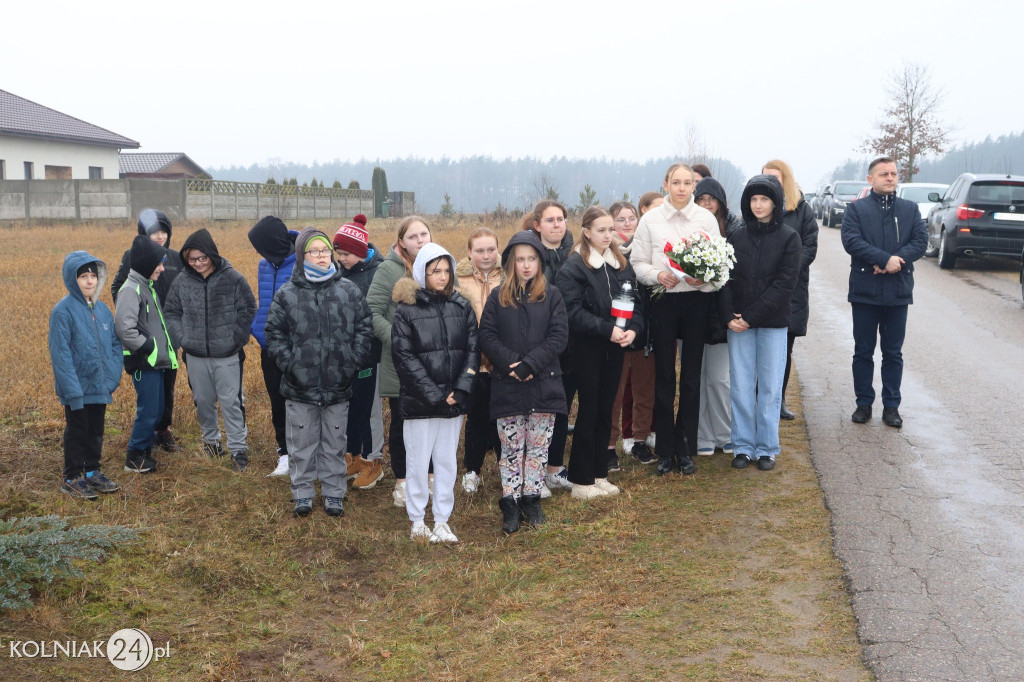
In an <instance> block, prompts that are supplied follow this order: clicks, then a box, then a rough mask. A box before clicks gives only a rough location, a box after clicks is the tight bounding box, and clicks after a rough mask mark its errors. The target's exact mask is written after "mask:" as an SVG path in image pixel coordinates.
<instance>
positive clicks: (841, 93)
mask: <svg viewBox="0 0 1024 682" xmlns="http://www.w3.org/2000/svg"><path fill="white" fill-rule="evenodd" d="M1022 20H1024V2H1020V1H1019V0H1017V1H1012V0H1007V1H1005V2H997V1H992V0H976V1H974V2H970V3H966V2H938V1H932V2H927V1H923V0H913V1H906V2H904V1H900V2H890V3H877V2H854V1H847V2H820V1H819V2H785V1H781V2H765V1H764V0H760V1H758V2H747V1H741V2H736V1H732V0H730V1H729V2H703V3H697V2H645V1H642V0H630V1H626V2H617V3H605V2H587V3H581V2H557V1H551V0H548V1H546V2H534V1H532V0H527V1H522V0H521V1H519V2H513V3H500V4H495V3H487V2H481V1H480V0H476V1H474V2H444V1H443V0H442V1H438V2H433V3H425V2H422V1H419V2H406V1H405V0H387V1H384V2H372V3H369V2H367V3H352V2H331V3H322V4H321V3H318V2H311V1H306V2H293V3H274V4H272V5H270V4H265V3H257V2H248V3H244V4H243V3H237V4H236V3H221V2H175V3H139V2H131V3H127V2H99V3H84V2H74V3H68V2H63V1H60V2H45V3H31V2H19V3H14V4H11V5H10V6H5V8H4V21H3V23H4V26H5V29H6V30H5V31H4V34H5V36H4V39H3V40H0V63H2V64H3V65H4V66H3V68H2V70H0V73H2V74H3V77H2V78H0V89H4V90H7V91H9V92H12V93H14V94H16V95H19V96H22V97H25V98H28V99H30V100H33V101H36V102H38V103H40V104H43V105H45V106H48V107H51V108H54V109H57V110H58V111H61V112H64V113H66V114H70V115H72V116H75V117H77V118H80V119H83V120H85V121H88V122H89V123H93V124H95V125H98V126H101V127H104V128H107V129H110V130H112V131H114V132H116V133H119V134H121V135H125V136H127V137H130V138H132V139H135V140H137V141H139V142H140V143H141V144H142V147H141V149H140V150H139V151H147V152H185V153H187V154H188V155H189V156H190V157H192V159H193V160H195V161H196V162H197V163H198V164H200V165H201V166H206V167H214V166H223V165H228V164H240V165H249V164H252V163H257V162H262V161H266V160H268V159H280V160H282V161H297V162H312V161H314V160H318V161H321V162H325V161H330V160H333V159H335V158H338V159H342V160H355V159H359V158H361V157H365V158H368V159H377V158H381V159H386V158H392V157H396V156H398V157H405V156H417V157H433V158H436V157H441V156H448V157H450V158H458V157H462V156H472V155H476V154H484V155H487V154H490V155H494V156H497V157H506V156H513V157H515V156H526V155H529V156H535V157H541V158H548V157H551V156H568V157H602V156H603V157H608V158H623V159H632V160H644V159H649V158H654V157H661V156H666V155H675V154H680V153H681V152H684V151H685V148H686V147H685V142H684V140H685V138H686V134H687V130H688V129H689V128H695V129H697V130H699V131H700V134H701V135H702V136H703V139H704V141H705V143H706V145H707V146H708V148H709V149H710V150H711V151H712V152H713V153H714V154H716V155H720V156H724V157H726V158H728V159H730V160H732V161H733V162H734V163H736V164H738V165H739V166H740V167H741V168H742V169H743V170H744V172H746V173H748V174H753V173H756V172H758V171H759V170H760V165H761V163H763V162H764V161H765V160H767V159H770V158H775V157H778V158H782V159H785V160H787V161H789V162H790V164H791V165H792V167H793V169H794V171H795V173H796V175H797V179H798V180H799V181H800V182H801V183H802V184H803V185H804V187H805V188H808V187H813V186H816V185H817V183H818V182H819V181H820V180H821V179H822V176H823V175H824V174H825V173H827V172H828V171H829V170H830V169H832V168H833V167H834V166H836V165H837V164H838V163H840V162H842V161H843V160H845V159H846V158H848V157H851V156H856V155H858V153H857V152H856V148H857V147H858V146H859V144H860V142H861V141H862V140H863V139H864V138H865V137H866V136H868V135H869V134H871V133H872V131H873V126H874V123H875V122H876V121H877V120H878V119H879V118H880V116H881V111H882V106H883V104H884V91H885V82H886V77H887V75H888V74H889V73H890V72H892V71H893V70H894V69H896V68H898V67H899V66H900V62H901V60H912V61H919V62H921V63H923V64H925V65H927V66H928V67H929V68H930V69H931V72H932V77H933V81H934V83H935V84H936V85H938V86H941V87H944V88H945V90H946V93H947V95H946V99H945V103H944V106H943V109H942V112H941V114H942V117H943V118H944V120H945V121H947V122H948V123H949V124H951V125H952V126H953V127H955V131H954V132H953V135H952V139H953V140H954V141H955V142H958V143H959V142H962V141H974V140H981V139H983V138H984V137H985V136H986V135H990V134H991V135H993V136H998V135H1000V134H1005V133H1011V132H1020V131H1021V130H1024V118H1022V116H1021V113H1020V112H1021V104H1022V103H1024V96H1022V94H1021V90H1020V86H1019V83H1020V77H1019V75H1017V73H1016V69H1017V68H1019V66H1020V65H1021V58H1020V54H1019V45H1020V43H1021V38H1020V31H1021V27H1022V26H1024V21H1022ZM655 181H657V179H655ZM409 189H413V190H414V189H415V188H409Z"/></svg>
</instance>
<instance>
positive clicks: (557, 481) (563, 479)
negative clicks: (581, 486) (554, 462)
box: [544, 467, 572, 492]
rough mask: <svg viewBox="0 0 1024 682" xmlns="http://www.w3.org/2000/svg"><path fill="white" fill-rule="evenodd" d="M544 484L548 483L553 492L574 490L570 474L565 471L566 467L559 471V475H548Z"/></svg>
mask: <svg viewBox="0 0 1024 682" xmlns="http://www.w3.org/2000/svg"><path fill="white" fill-rule="evenodd" d="M544 482H545V483H547V485H548V487H549V488H551V490H552V492H554V491H555V490H572V481H570V480H569V472H568V471H566V470H565V467H562V468H561V469H559V470H558V472H557V473H554V474H546V475H545V476H544Z"/></svg>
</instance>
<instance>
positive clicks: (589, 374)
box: [50, 162, 817, 542]
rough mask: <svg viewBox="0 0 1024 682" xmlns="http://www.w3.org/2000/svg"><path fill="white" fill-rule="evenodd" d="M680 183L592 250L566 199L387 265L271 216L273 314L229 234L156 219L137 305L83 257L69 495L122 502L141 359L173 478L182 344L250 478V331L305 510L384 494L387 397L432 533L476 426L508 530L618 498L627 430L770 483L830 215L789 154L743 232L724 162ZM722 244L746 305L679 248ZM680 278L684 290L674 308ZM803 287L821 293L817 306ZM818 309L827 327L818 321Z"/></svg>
mask: <svg viewBox="0 0 1024 682" xmlns="http://www.w3.org/2000/svg"><path fill="white" fill-rule="evenodd" d="M698 174H699V175H700V176H702V177H700V178H699V182H697V180H698V177H697V176H698ZM664 190H665V194H664V196H662V194H661V193H657V192H650V193H648V194H645V195H644V196H643V197H641V200H640V202H639V209H637V208H635V207H634V206H633V205H632V204H630V203H628V202H618V203H616V204H614V205H613V206H611V207H610V209H608V210H606V209H604V208H602V207H598V206H595V207H591V208H589V209H587V210H586V211H584V213H583V215H582V217H581V229H580V232H579V236H578V239H574V238H573V235H572V234H571V233H570V232H569V231H568V230H567V229H566V218H567V212H566V210H565V208H564V207H563V206H562V205H561V204H559V203H558V202H556V201H542V202H540V203H539V204H538V205H537V206H536V207H535V209H534V211H533V212H532V213H530V214H528V215H527V216H526V217H525V219H524V222H523V229H522V230H521V231H519V232H517V233H515V234H514V235H513V236H512V238H511V239H509V241H508V243H507V244H506V245H505V246H504V248H501V245H500V244H499V242H498V238H497V236H496V234H495V233H494V232H493V231H492V230H490V229H488V228H483V227H482V228H479V229H477V230H475V231H474V232H473V233H472V234H471V235H470V236H469V240H468V244H467V257H466V258H465V259H463V261H462V262H457V260H456V258H455V257H454V256H453V255H452V254H451V253H449V252H448V251H447V250H445V249H444V248H443V247H441V246H440V245H438V244H436V243H434V242H433V241H432V239H431V232H430V229H429V227H428V225H427V223H426V222H425V221H424V219H423V218H421V217H418V216H411V217H408V218H405V219H404V220H402V221H401V223H400V224H399V226H398V231H397V236H396V239H395V241H394V243H393V244H392V245H391V246H390V248H388V249H387V251H386V252H384V253H381V252H379V251H378V250H377V248H376V247H375V246H374V245H373V244H372V243H370V240H369V234H368V232H367V230H366V219H365V217H363V216H357V217H356V219H354V220H353V222H352V223H348V224H346V225H344V226H343V227H342V228H341V229H339V230H338V232H337V233H336V234H335V235H334V236H333V238H332V237H330V236H328V235H327V234H325V233H324V232H322V231H320V230H317V229H315V228H312V227H307V228H306V229H304V230H303V231H302V232H299V233H296V232H295V231H289V230H288V229H287V227H286V226H285V225H284V223H283V222H282V221H280V220H279V219H278V218H275V217H268V218H264V219H263V220H261V221H259V222H258V223H257V224H256V225H255V226H254V227H253V228H252V230H251V231H250V233H249V239H250V242H251V243H252V244H253V246H254V248H256V250H257V251H258V252H259V253H260V254H261V255H262V256H263V259H262V260H261V261H260V264H259V269H258V273H259V274H258V280H259V281H258V287H257V289H258V292H257V293H258V298H259V300H258V303H257V301H256V298H255V297H254V295H253V292H252V290H251V288H250V287H249V285H248V283H247V282H246V281H245V278H244V277H242V276H241V275H240V274H239V273H238V272H237V271H236V270H234V269H233V268H232V267H231V265H230V264H229V263H228V262H227V260H226V259H224V258H223V257H221V256H220V255H219V253H218V251H217V247H216V245H215V244H214V242H213V239H212V237H211V235H210V234H209V232H207V231H206V230H202V229H201V230H198V231H197V232H195V233H193V234H192V235H190V236H189V238H188V239H186V240H185V243H184V245H183V247H182V249H181V250H180V253H177V254H176V253H175V252H173V251H170V250H169V249H168V248H167V247H168V245H169V241H170V236H171V225H170V221H169V220H168V219H167V217H166V216H164V215H163V214H162V213H160V212H159V211H151V210H146V211H144V212H143V214H142V215H141V216H140V219H139V232H140V234H139V236H138V237H136V239H135V241H134V242H133V243H132V247H131V249H130V250H129V251H128V252H126V254H125V256H124V258H123V260H122V266H121V272H119V276H118V277H117V278H115V283H114V292H113V293H115V300H116V302H117V303H116V307H115V311H116V314H115V315H113V316H111V314H110V311H109V309H107V307H106V306H105V305H104V304H103V303H102V302H100V301H99V300H98V292H99V290H100V289H101V288H102V286H103V281H104V279H105V277H106V267H105V265H104V264H103V262H102V261H101V260H100V259H98V258H95V257H93V256H91V255H90V254H88V253H86V252H83V251H76V252H73V253H71V254H69V255H68V256H67V257H66V259H65V263H64V280H65V285H66V286H67V288H68V292H69V293H68V296H66V297H65V298H64V299H63V300H62V301H61V302H60V303H58V304H57V306H56V307H55V308H54V311H53V313H52V315H51V324H50V349H51V357H52V360H53V367H54V374H55V378H56V387H57V393H58V396H59V398H60V401H61V403H62V404H63V405H64V406H65V415H66V418H67V419H66V422H67V427H66V429H65V438H64V453H65V469H64V476H63V483H62V486H61V490H62V491H64V492H66V493H68V494H71V495H74V496H76V497H85V498H88V497H95V496H96V493H106V492H113V491H114V490H117V485H116V484H115V483H113V482H112V481H110V479H108V478H107V477H106V476H104V475H103V474H102V472H100V466H99V455H100V450H101V448H102V434H103V428H102V426H103V418H104V411H105V407H106V405H107V404H109V403H110V402H111V393H112V391H113V390H114V389H115V388H116V386H117V385H118V383H119V378H120V372H121V367H122V362H123V367H124V369H125V371H127V372H128V373H129V374H130V375H131V377H132V383H133V386H134V387H135V390H136V393H137V410H136V420H135V424H134V427H133V430H132V435H131V438H130V440H129V444H128V452H127V455H126V465H125V469H126V470H128V471H132V472H139V473H144V472H148V471H152V470H155V468H156V467H157V466H158V465H157V463H156V461H155V460H154V458H153V456H154V452H155V450H156V448H157V447H161V448H164V449H165V450H175V449H180V446H179V445H178V443H177V442H176V439H175V438H174V436H173V435H172V434H171V433H170V431H169V429H168V426H169V424H170V408H171V406H170V400H171V398H172V396H173V385H174V380H175V374H176V370H177V352H176V349H177V348H178V347H181V348H182V349H183V351H184V352H183V361H184V362H185V364H186V367H187V369H188V380H189V385H190V387H191V389H192V394H193V400H194V402H195V404H196V412H197V416H198V419H199V423H200V427H201V430H202V434H201V438H202V444H203V446H202V447H203V450H204V451H205V452H206V453H207V454H208V455H211V456H220V455H223V454H225V453H224V450H223V449H222V448H221V442H220V441H221V434H220V431H219V429H218V420H217V406H218V404H219V405H220V410H221V413H222V415H223V419H224V425H225V431H226V432H227V451H228V452H229V453H230V455H231V459H232V464H233V466H234V468H235V469H236V470H240V471H244V470H245V469H246V467H247V466H248V457H247V450H248V448H247V445H246V427H245V408H244V396H243V392H242V382H241V378H242V367H243V363H244V359H245V354H244V350H243V347H244V346H245V344H246V342H247V340H248V336H249V334H250V333H251V334H252V335H253V336H254V337H255V338H256V339H257V341H258V342H259V344H260V347H261V366H262V368H263V375H264V381H265V384H266V387H267V391H268V394H269V397H270V403H271V418H272V421H273V424H274V431H275V437H276V440H277V444H278V454H279V456H280V457H279V461H278V468H277V469H276V470H275V471H274V472H273V473H272V474H271V475H274V474H278V475H280V474H283V473H288V475H289V476H290V478H291V493H292V499H293V502H294V512H295V514H296V515H298V516H306V515H308V514H310V513H311V512H312V510H313V506H314V505H313V500H314V498H315V497H316V488H315V483H316V481H317V480H319V482H320V494H321V497H322V500H323V508H324V511H325V512H326V513H327V514H329V515H332V516H340V515H342V514H343V513H344V509H343V499H344V497H345V494H346V488H347V482H348V480H350V479H352V478H355V479H356V486H357V487H360V488H370V487H373V486H374V485H375V484H376V483H377V482H378V481H379V480H381V478H382V477H383V443H384V435H385V434H384V430H383V423H382V418H381V409H380V405H381V399H382V398H387V399H388V400H389V405H390V413H391V420H390V429H389V432H388V434H387V437H388V445H389V451H390V463H391V467H392V470H393V473H394V476H395V479H396V484H395V487H394V491H393V500H394V503H395V505H396V506H400V507H404V508H405V509H406V512H407V514H408V516H409V519H410V522H411V524H412V531H411V537H412V538H413V539H414V540H416V539H423V540H427V541H430V542H457V541H458V540H457V537H456V536H455V534H454V532H453V531H452V529H451V527H450V526H449V525H448V522H449V520H450V517H451V514H452V510H453V507H454V488H455V485H456V482H457V476H458V460H457V450H458V444H459V438H460V433H461V431H462V424H463V420H464V419H465V420H466V429H465V446H464V452H465V455H464V466H465V474H464V475H463V477H462V487H463V489H464V490H465V491H466V492H468V493H473V492H476V491H477V490H478V488H479V486H480V483H481V481H480V470H481V468H482V464H483V461H484V457H485V455H486V452H487V451H488V450H494V451H495V452H496V453H497V455H498V469H499V472H500V477H501V490H502V496H501V499H500V501H499V508H500V511H501V517H502V529H503V530H504V531H505V532H507V533H513V532H516V531H517V530H518V529H519V527H520V524H521V522H522V521H524V520H525V522H527V523H528V524H531V525H537V524H541V523H543V522H544V514H543V511H542V508H541V499H543V498H545V497H550V495H551V491H553V490H559V489H566V490H571V496H572V497H573V498H577V499H583V500H587V499H592V498H596V497H600V496H606V495H614V494H617V493H618V492H619V488H618V487H617V486H615V485H614V484H613V483H611V482H610V481H609V480H608V475H609V472H613V471H616V470H618V468H619V462H618V456H617V451H616V449H615V448H616V444H617V441H618V438H619V435H620V433H621V435H622V436H623V444H624V452H627V453H632V455H633V456H634V457H635V458H636V459H637V460H638V461H639V462H642V463H644V464H653V463H654V462H655V461H657V462H658V472H659V473H660V474H666V473H669V472H671V471H673V470H677V469H678V470H679V471H681V472H682V473H684V474H688V473H692V472H693V471H694V470H695V466H694V464H693V460H692V457H693V455H697V454H701V455H703V454H713V453H714V451H715V449H716V448H718V447H720V448H722V449H723V450H724V451H725V452H727V453H729V454H733V455H734V457H733V461H732V464H733V466H734V467H737V468H742V467H745V466H747V464H748V463H749V462H756V463H757V465H758V467H759V468H761V469H770V468H772V466H774V461H775V457H776V456H777V455H778V454H779V438H778V423H779V418H780V415H781V414H782V413H783V410H784V404H783V402H782V394H783V382H784V378H785V377H787V376H788V361H787V348H788V349H790V350H791V348H792V337H793V336H795V335H800V334H801V333H803V332H805V328H806V278H807V272H808V268H809V265H810V261H811V260H813V256H814V247H815V246H816V239H817V232H816V224H814V229H813V233H812V230H811V228H810V227H809V226H807V225H802V224H801V225H795V224H794V217H795V218H797V219H802V218H803V216H804V208H805V206H806V205H805V204H804V203H803V202H802V197H801V196H800V194H799V189H798V187H797V186H796V183H795V181H794V180H793V177H792V173H791V171H790V170H789V168H788V166H786V165H785V164H784V163H782V162H770V163H769V164H768V165H766V167H765V169H764V174H761V175H758V176H755V177H754V178H752V179H751V180H750V182H748V183H747V186H746V188H745V189H744V191H743V198H742V215H743V218H742V220H740V219H737V218H736V217H735V216H734V215H733V214H732V213H730V212H729V210H728V207H727V202H726V194H725V192H724V190H723V188H722V186H721V185H720V184H719V183H718V182H717V181H716V180H714V179H713V178H712V177H710V172H709V171H708V169H707V168H700V167H697V168H691V167H690V166H687V165H683V164H675V165H673V166H672V167H671V168H670V169H669V170H668V173H667V174H666V176H665V182H664ZM695 197H696V199H695ZM791 205H792V206H793V208H790V206H791ZM811 222H812V223H813V217H812V218H811ZM698 230H704V231H707V232H709V233H710V232H714V231H718V233H720V234H722V235H723V236H725V237H727V239H728V240H729V241H730V242H732V243H733V245H734V247H735V249H736V253H737V262H736V266H735V269H734V270H733V273H732V277H731V279H730V281H729V283H728V284H726V285H725V287H723V288H722V289H721V291H716V290H715V287H714V286H713V285H711V284H707V283H704V282H699V281H697V280H693V279H691V278H688V277H687V278H683V279H682V280H678V279H677V278H676V277H675V276H674V275H671V274H670V273H669V268H668V266H667V264H666V263H665V262H664V258H663V251H664V246H665V244H666V243H668V242H674V241H675V240H677V239H678V238H679V237H686V236H690V235H692V234H693V233H694V232H696V231H698ZM801 245H802V246H801ZM808 254H809V255H808ZM172 280H173V281H172ZM656 284H661V285H662V286H664V288H665V290H666V291H665V293H664V294H663V295H662V296H661V297H660V298H657V299H655V300H652V298H651V297H650V295H649V293H648V292H649V288H650V287H652V286H654V285H656ZM801 287H802V288H803V297H802V299H801V298H800V297H799V296H794V294H793V292H794V291H795V290H800V289H801ZM623 298H626V299H629V298H632V305H629V306H627V308H631V309H632V312H631V314H629V313H623V309H622V307H621V305H619V304H616V303H614V302H616V301H621V300H622V299H623ZM801 300H802V306H803V311H804V312H803V315H804V317H803V326H804V328H803V329H800V328H799V327H798V328H796V329H794V328H793V326H792V323H793V321H794V320H796V321H797V322H799V315H800V310H799V306H800V305H801V304H800V301H801ZM794 301H795V303H794ZM616 305H619V307H618V308H616ZM791 305H795V306H797V308H798V309H797V310H795V311H794V313H795V314H791ZM613 308H616V309H615V311H614V312H613ZM787 338H788V345H787ZM680 340H681V343H680ZM716 346H721V347H722V348H723V349H727V352H726V353H722V352H720V351H719V350H718V349H716ZM677 359H678V361H679V362H680V365H681V371H680V374H679V389H678V393H679V407H678V410H676V411H675V413H673V405H674V402H675V397H676V379H675V377H676V362H677ZM702 383H703V385H702ZM723 390H724V394H725V395H728V396H729V398H728V400H723ZM574 399H575V400H577V401H578V409H577V417H576V422H575V425H574V426H573V427H570V426H569V423H568V417H569V412H570V409H569V408H570V406H571V404H572V402H573V400H574ZM620 414H621V416H622V419H621V424H622V428H621V430H620V428H619V424H620ZM657 424H660V425H661V427H660V429H659V430H658V434H659V435H658V438H657V441H656V442H655V427H656V425H657ZM570 433H571V434H572V445H571V448H570V453H569V462H568V466H567V467H566V466H565V465H564V452H565V446H566V442H567V439H568V436H569V434H570ZM652 447H654V448H655V449H656V451H657V457H655V455H654V454H653V453H652V452H651V448H652ZM431 498H432V499H433V502H432V509H431V511H432V516H433V527H432V528H431V527H428V526H427V524H426V523H425V517H426V511H427V505H428V503H430V500H431Z"/></svg>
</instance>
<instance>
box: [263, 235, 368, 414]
mask: <svg viewBox="0 0 1024 682" xmlns="http://www.w3.org/2000/svg"><path fill="white" fill-rule="evenodd" d="M316 236H323V237H324V238H325V239H327V235H325V234H324V233H323V232H320V231H319V230H315V229H313V228H306V229H305V230H303V231H302V232H301V233H300V234H299V236H298V238H297V239H296V240H295V253H296V260H297V261H298V265H296V267H295V268H293V270H292V278H291V280H290V281H289V282H288V283H286V284H285V285H284V286H283V287H281V288H280V289H278V291H277V293H276V294H274V302H273V303H271V305H270V312H269V314H268V316H267V327H266V336H267V353H268V354H269V355H270V357H271V358H273V360H274V362H275V363H277V366H278V368H279V369H280V370H281V374H282V378H281V395H282V396H284V397H285V398H287V399H289V400H294V401H295V402H299V403H307V404H311V405H320V406H326V405H334V404H337V403H340V402H345V401H347V400H348V399H349V398H351V397H352V382H353V381H354V380H355V378H356V375H357V374H358V373H359V371H360V370H361V369H363V368H364V367H366V360H367V358H368V357H369V355H370V341H371V339H372V336H373V318H372V316H371V315H370V309H369V308H368V307H367V305H366V300H365V299H364V298H363V295H362V293H360V291H359V287H357V286H356V285H355V284H353V283H352V282H349V281H347V280H346V279H344V278H343V277H342V276H341V272H340V271H338V272H337V273H335V275H334V276H333V277H332V278H331V279H329V280H327V281H324V282H311V281H309V279H307V278H306V274H305V271H304V269H303V267H302V260H303V254H305V252H306V243H307V242H308V241H309V240H310V239H312V238H313V237H316ZM327 243H328V244H329V243H330V239H327Z"/></svg>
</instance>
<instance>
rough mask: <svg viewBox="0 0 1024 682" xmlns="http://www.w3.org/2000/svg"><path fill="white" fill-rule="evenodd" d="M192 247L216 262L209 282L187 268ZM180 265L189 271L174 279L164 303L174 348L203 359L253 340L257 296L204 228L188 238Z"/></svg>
mask: <svg viewBox="0 0 1024 682" xmlns="http://www.w3.org/2000/svg"><path fill="white" fill-rule="evenodd" d="M192 249H197V250H199V251H202V252H203V253H205V254H206V255H207V256H209V257H210V260H211V261H212V263H213V266H214V270H213V272H211V273H210V274H209V275H208V276H207V277H205V278H204V277H203V276H202V275H200V274H199V273H198V272H196V270H195V268H194V267H192V266H191V265H189V264H188V259H187V255H188V252H189V251H191V250H192ZM181 262H182V263H184V269H183V271H182V273H181V275H180V276H179V277H178V278H177V279H175V280H174V284H173V285H172V286H171V290H170V291H169V292H168V293H167V303H166V304H165V305H164V317H165V318H166V320H167V329H168V330H169V331H170V332H171V338H172V339H174V344H175V346H181V348H182V349H184V350H185V352H186V353H189V354H190V355H195V356H198V357H201V358H226V357H230V356H232V355H236V354H238V352H239V351H240V350H242V348H243V347H244V346H245V344H246V342H247V341H248V340H249V325H251V324H252V320H253V318H254V317H255V316H256V297H255V296H253V293H252V288H251V287H250V286H249V283H248V282H247V281H246V280H245V277H243V276H242V273H240V272H238V270H235V269H234V268H233V267H231V263H229V262H228V261H227V260H226V259H224V258H222V257H221V255H220V252H219V251H218V250H217V245H216V244H214V242H213V237H211V236H210V233H209V232H208V231H206V230H205V229H201V230H197V231H196V232H193V233H192V234H191V235H189V238H188V239H186V240H185V245H184V246H182V247H181ZM162 277H163V275H161V278H162ZM157 281H158V282H159V281H160V280H159V279H158V280H157Z"/></svg>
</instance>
